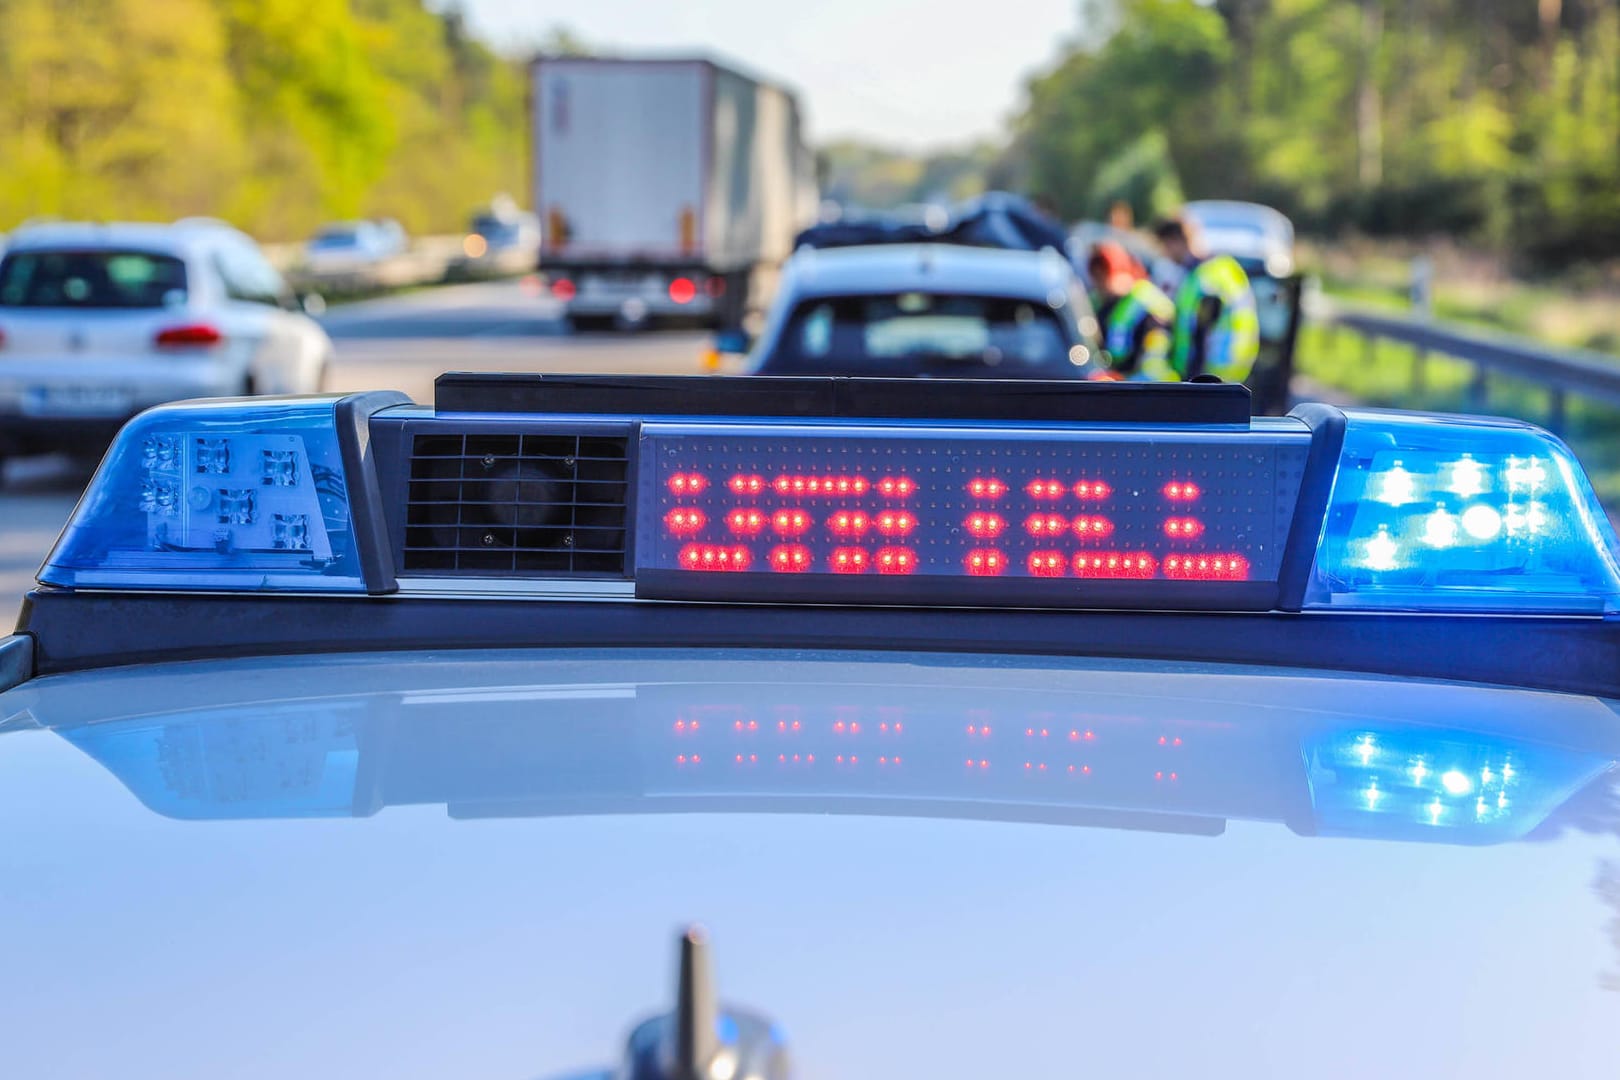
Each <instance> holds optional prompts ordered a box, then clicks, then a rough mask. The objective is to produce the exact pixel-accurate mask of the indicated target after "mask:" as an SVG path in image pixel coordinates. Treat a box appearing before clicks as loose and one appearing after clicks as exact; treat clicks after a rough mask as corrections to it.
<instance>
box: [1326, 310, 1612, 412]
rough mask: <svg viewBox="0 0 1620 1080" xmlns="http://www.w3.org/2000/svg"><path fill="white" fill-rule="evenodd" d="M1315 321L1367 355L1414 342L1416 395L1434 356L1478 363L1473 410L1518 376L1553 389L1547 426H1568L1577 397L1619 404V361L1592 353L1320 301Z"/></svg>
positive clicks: (1549, 391)
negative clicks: (1498, 384) (1380, 345)
mask: <svg viewBox="0 0 1620 1080" xmlns="http://www.w3.org/2000/svg"><path fill="white" fill-rule="evenodd" d="M1307 314H1308V316H1309V318H1311V319H1312V320H1314V321H1315V322H1317V323H1318V324H1320V325H1323V326H1326V327H1329V328H1330V329H1345V330H1349V331H1351V332H1353V333H1356V334H1358V335H1360V336H1361V338H1362V340H1363V343H1364V348H1365V349H1366V357H1367V360H1368V362H1369V363H1371V361H1372V351H1373V349H1374V347H1375V346H1376V344H1377V342H1378V341H1379V340H1384V341H1393V342H1396V343H1399V344H1402V345H1408V346H1410V347H1411V348H1412V350H1413V361H1412V382H1413V387H1412V388H1413V390H1414V391H1415V392H1421V391H1422V390H1423V386H1424V361H1425V360H1426V359H1427V358H1428V356H1429V355H1430V354H1431V353H1432V354H1436V355H1440V356H1445V357H1448V358H1450V359H1452V360H1457V361H1461V362H1463V363H1466V364H1469V365H1472V367H1473V369H1474V375H1473V379H1472V380H1471V381H1470V383H1469V389H1468V394H1469V403H1470V406H1471V407H1473V408H1475V409H1477V410H1478V411H1480V412H1485V411H1488V409H1489V405H1490V377H1491V376H1492V375H1496V376H1502V377H1506V378H1512V379H1516V380H1518V381H1520V382H1525V383H1529V384H1531V385H1533V386H1536V387H1539V388H1541V389H1543V390H1545V391H1547V396H1548V409H1547V412H1548V416H1547V421H1546V423H1547V426H1548V427H1549V428H1551V429H1552V430H1554V431H1557V430H1559V429H1560V428H1562V427H1563V426H1564V420H1565V408H1566V405H1567V398H1568V396H1569V395H1570V394H1576V395H1579V396H1581V397H1584V398H1589V399H1593V400H1597V401H1602V402H1605V403H1606V404H1609V405H1614V406H1617V407H1620V358H1616V357H1611V356H1605V355H1604V354H1602V353H1598V352H1592V351H1590V350H1586V349H1558V348H1554V347H1552V346H1550V345H1545V344H1542V343H1540V342H1536V341H1531V340H1529V339H1526V338H1519V337H1513V336H1511V335H1509V334H1497V333H1492V332H1490V331H1486V330H1476V329H1474V328H1472V327H1461V326H1457V325H1456V324H1454V323H1444V322H1438V321H1436V320H1434V319H1432V318H1427V317H1425V316H1422V315H1415V314H1407V313H1403V312H1396V311H1386V310H1382V309H1379V308H1374V307H1367V306H1363V305H1358V304H1346V303H1343V302H1340V301H1336V300H1330V299H1327V298H1326V297H1320V296H1318V297H1313V298H1312V299H1311V300H1310V302H1309V303H1308V305H1307Z"/></svg>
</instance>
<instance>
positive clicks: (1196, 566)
mask: <svg viewBox="0 0 1620 1080" xmlns="http://www.w3.org/2000/svg"><path fill="white" fill-rule="evenodd" d="M1164 576H1165V577H1167V578H1176V579H1179V580H1182V581H1247V580H1248V577H1249V560H1248V559H1245V558H1244V557H1243V556H1241V555H1231V554H1222V555H1167V556H1165V559H1164Z"/></svg>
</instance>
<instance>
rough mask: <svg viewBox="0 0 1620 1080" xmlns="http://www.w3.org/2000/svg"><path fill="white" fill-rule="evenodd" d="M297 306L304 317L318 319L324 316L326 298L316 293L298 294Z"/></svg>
mask: <svg viewBox="0 0 1620 1080" xmlns="http://www.w3.org/2000/svg"><path fill="white" fill-rule="evenodd" d="M298 306H299V308H300V309H302V311H303V312H304V314H305V315H308V316H309V317H310V318H312V319H318V318H320V317H321V316H322V315H325V314H326V297H324V296H322V295H321V294H320V293H318V292H308V293H299V294H298Z"/></svg>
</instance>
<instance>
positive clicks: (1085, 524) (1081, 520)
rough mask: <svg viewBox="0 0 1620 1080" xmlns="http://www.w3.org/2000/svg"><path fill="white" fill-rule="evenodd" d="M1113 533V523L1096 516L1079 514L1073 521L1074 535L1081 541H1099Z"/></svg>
mask: <svg viewBox="0 0 1620 1080" xmlns="http://www.w3.org/2000/svg"><path fill="white" fill-rule="evenodd" d="M1113 532H1114V523H1113V522H1112V521H1110V520H1109V519H1108V518H1105V517H1102V516H1100V515H1098V514H1081V515H1080V516H1079V517H1077V518H1075V519H1074V535H1076V536H1078V537H1079V538H1080V539H1082V540H1101V539H1102V538H1103V537H1105V536H1110V535H1112V534H1113Z"/></svg>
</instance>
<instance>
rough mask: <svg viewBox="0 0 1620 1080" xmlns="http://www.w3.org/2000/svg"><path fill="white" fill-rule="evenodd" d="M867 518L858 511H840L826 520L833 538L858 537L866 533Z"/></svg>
mask: <svg viewBox="0 0 1620 1080" xmlns="http://www.w3.org/2000/svg"><path fill="white" fill-rule="evenodd" d="M867 524H868V522H867V518H866V515H865V514H864V513H862V512H861V511H859V510H840V511H838V512H837V513H836V514H834V515H832V516H831V517H829V518H828V519H827V528H829V529H831V530H832V533H833V535H834V536H860V535H861V534H863V533H865V532H866V526H867Z"/></svg>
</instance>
